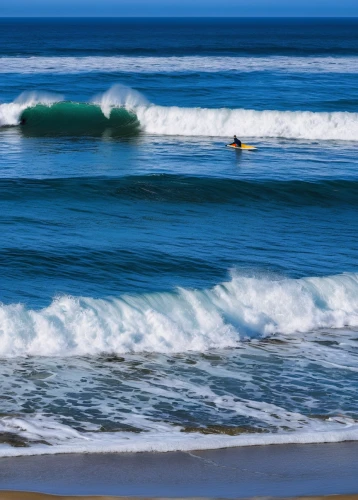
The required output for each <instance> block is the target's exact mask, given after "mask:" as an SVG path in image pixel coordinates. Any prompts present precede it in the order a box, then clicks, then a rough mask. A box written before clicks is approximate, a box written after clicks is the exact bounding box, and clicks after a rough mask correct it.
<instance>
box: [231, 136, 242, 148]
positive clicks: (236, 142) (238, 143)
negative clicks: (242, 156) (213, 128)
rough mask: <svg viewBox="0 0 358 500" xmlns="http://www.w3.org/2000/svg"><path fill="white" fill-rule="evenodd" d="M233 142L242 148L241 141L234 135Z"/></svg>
mask: <svg viewBox="0 0 358 500" xmlns="http://www.w3.org/2000/svg"><path fill="white" fill-rule="evenodd" d="M233 144H236V146H237V147H239V148H241V141H240V139H238V138H237V137H236V135H234V142H233Z"/></svg>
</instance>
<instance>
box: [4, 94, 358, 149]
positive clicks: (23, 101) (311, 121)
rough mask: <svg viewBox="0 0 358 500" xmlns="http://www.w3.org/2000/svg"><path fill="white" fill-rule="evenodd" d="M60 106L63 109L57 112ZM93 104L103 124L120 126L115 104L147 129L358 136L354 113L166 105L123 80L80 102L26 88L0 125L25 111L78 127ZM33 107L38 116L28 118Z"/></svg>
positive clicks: (7, 106)
mask: <svg viewBox="0 0 358 500" xmlns="http://www.w3.org/2000/svg"><path fill="white" fill-rule="evenodd" d="M61 105H62V106H63V108H64V106H66V108H64V109H63V110H62V112H61V114H58V113H56V111H57V110H60V111H61ZM41 106H45V107H46V108H48V110H47V112H46V115H45V113H44V112H42V113H41V109H40V108H39V107H41ZM91 107H93V110H94V111H96V107H99V108H100V110H101V112H102V113H103V116H102V121H103V118H106V120H107V123H106V121H104V122H103V123H102V124H101V125H102V127H103V129H105V128H106V126H107V127H114V128H115V127H118V126H120V125H121V124H122V122H123V117H122V118H121V120H122V121H120V120H117V121H116V122H115V123H113V122H112V123H111V122H110V120H111V118H114V116H113V113H114V111H115V110H116V109H117V110H118V109H124V110H127V111H128V112H129V113H132V114H134V115H135V117H136V118H137V120H138V122H139V125H140V128H141V130H142V131H143V132H144V133H147V134H155V135H164V136H165V135H172V136H190V137H200V136H203V137H230V136H232V135H233V133H236V134H237V135H238V136H241V137H249V138H287V139H306V140H325V141H327V140H340V141H358V113H351V112H330V113H328V112H312V111H275V110H264V111H259V110H251V109H203V108H181V107H177V106H171V107H165V106H157V105H155V104H151V103H149V102H148V101H147V99H146V98H145V97H144V96H143V95H142V94H141V93H139V92H137V91H135V90H134V89H131V88H128V87H125V86H123V85H115V86H113V87H112V88H110V89H109V90H108V91H107V92H105V93H103V94H100V95H98V96H96V97H95V98H94V99H93V100H92V102H90V103H83V104H82V103H74V102H71V101H68V102H66V101H65V102H64V101H63V96H59V95H56V94H49V93H38V92H24V93H23V94H21V95H20V96H19V97H18V98H17V99H15V100H14V101H13V102H11V103H3V104H0V127H7V126H16V125H19V124H20V122H21V119H22V117H24V116H25V117H26V120H27V127H31V125H33V124H35V125H36V126H37V127H39V126H41V125H43V126H44V127H46V126H47V125H49V124H50V126H51V125H52V126H54V125H56V124H57V123H58V120H60V121H61V123H62V124H63V126H64V127H65V126H66V125H68V124H71V125H73V124H76V121H77V122H79V125H78V132H81V127H82V128H83V127H84V125H83V120H86V114H87V113H88V112H89V111H90V108H91ZM51 110H52V111H51ZM35 112H37V113H36V115H35V116H36V120H33V121H32V116H33V114H34V113H35ZM91 120H92V124H93V125H94V126H95V125H96V122H99V121H100V120H101V117H99V116H93V117H92V118H91ZM81 121H82V123H81ZM123 123H124V124H125V121H124V122H123ZM86 124H88V122H87V123H86Z"/></svg>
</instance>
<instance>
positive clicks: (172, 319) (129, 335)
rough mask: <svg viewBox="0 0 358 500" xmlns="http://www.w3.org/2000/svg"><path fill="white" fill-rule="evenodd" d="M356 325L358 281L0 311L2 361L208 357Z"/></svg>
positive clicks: (245, 280) (259, 284)
mask: <svg viewBox="0 0 358 500" xmlns="http://www.w3.org/2000/svg"><path fill="white" fill-rule="evenodd" d="M344 326H351V327H356V326H358V274H343V275H337V276H331V277H324V278H303V279H297V280H295V279H282V280H272V279H268V278H249V277H243V276H234V277H233V278H232V280H231V281H230V282H228V283H223V284H221V285H218V286H216V287H214V288H213V289H209V290H202V291H197V290H188V289H178V290H177V291H176V292H172V293H169V292H168V293H150V294H143V295H123V296H121V297H119V298H117V299H106V300H100V299H92V298H85V297H78V298H75V297H59V298H58V299H56V300H54V301H53V302H52V304H51V305H50V306H49V307H47V308H45V309H41V310H38V311H36V310H31V309H27V308H26V307H24V306H23V305H21V304H12V305H2V306H1V308H0V355H1V356H3V357H8V356H10V357H11V356H24V355H44V356H72V355H97V354H100V353H128V352H168V353H171V352H184V351H200V352H201V351H206V350H208V349H211V348H224V347H230V346H235V345H237V344H238V342H239V341H241V340H244V339H249V338H255V337H262V336H267V335H273V334H275V333H283V334H294V333H295V332H309V331H311V330H315V329H320V328H342V327H344Z"/></svg>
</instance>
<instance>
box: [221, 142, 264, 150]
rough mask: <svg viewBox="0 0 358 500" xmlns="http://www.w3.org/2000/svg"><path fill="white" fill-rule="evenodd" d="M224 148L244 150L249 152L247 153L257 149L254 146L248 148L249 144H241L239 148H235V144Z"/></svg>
mask: <svg viewBox="0 0 358 500" xmlns="http://www.w3.org/2000/svg"><path fill="white" fill-rule="evenodd" d="M226 146H227V147H228V148H232V149H246V150H249V151H252V150H254V149H257V148H256V147H255V146H250V144H243V143H241V147H240V146H237V145H236V144H235V143H233V144H226Z"/></svg>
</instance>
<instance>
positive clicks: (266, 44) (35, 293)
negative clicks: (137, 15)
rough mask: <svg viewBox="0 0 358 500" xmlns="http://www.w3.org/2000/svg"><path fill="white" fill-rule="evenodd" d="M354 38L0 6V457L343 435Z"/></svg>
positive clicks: (355, 330)
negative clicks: (41, 15) (44, 16)
mask: <svg viewBox="0 0 358 500" xmlns="http://www.w3.org/2000/svg"><path fill="white" fill-rule="evenodd" d="M143 30H144V31H145V33H146V34H145V35H143V32H144V31H143ZM357 33H358V31H357V21H355V20H341V21H333V20H311V21H304V20H301V21H298V20H296V21H294V20H284V19H282V20H275V19H272V20H265V21H264V20H256V21H254V20H249V21H247V22H245V23H244V22H243V21H240V20H234V21H228V20H206V21H204V20H191V21H189V20H188V21H184V20H165V19H162V20H155V19H152V20H146V21H144V20H137V21H134V20H126V21H120V20H102V21H95V20H87V21H84V20H80V21H78V22H77V24H76V23H74V21H73V20H58V21H55V20H52V21H49V20H47V21H45V20H36V19H32V20H27V21H25V20H18V21H14V20H2V21H1V23H0V40H1V41H2V43H0V47H1V48H0V81H1V84H2V85H1V89H0V214H1V217H0V224H1V231H0V264H1V281H0V286H1V288H0V300H1V304H0V357H1V363H0V384H1V391H0V456H15V455H20V456H21V455H32V454H45V453H51V454H53V453H68V452H79V453H84V452H105V451H134V452H135V451H150V450H155V451H170V450H194V449H210V448H220V447H231V446H249V445H258V444H263V445H264V444H267V445H269V444H274V443H277V444H280V443H320V442H338V441H346V440H358V407H357V401H356V388H357V386H358V350H357V347H358V267H357V243H356V242H357V234H358V216H357V208H358V160H357V144H358V113H357V104H358V90H357V89H358V85H357V83H358V82H357V68H358V37H357ZM140 34H141V35H140ZM209 34H210V36H209ZM94 40H96V43H94ZM234 134H237V136H238V137H239V138H241V139H242V140H243V141H244V142H246V143H248V144H253V145H255V146H256V147H257V150H256V151H233V150H230V149H229V148H225V145H226V144H227V143H229V142H231V141H232V137H233V135H234Z"/></svg>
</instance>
